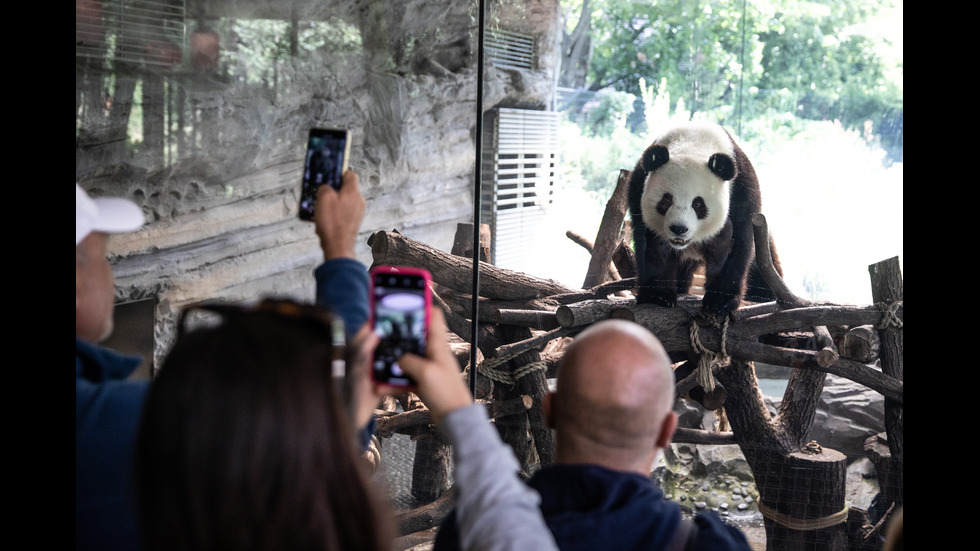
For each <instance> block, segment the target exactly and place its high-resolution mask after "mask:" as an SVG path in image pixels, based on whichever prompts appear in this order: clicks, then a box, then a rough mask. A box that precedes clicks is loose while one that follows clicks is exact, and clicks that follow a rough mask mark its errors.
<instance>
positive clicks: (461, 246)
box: [451, 222, 490, 262]
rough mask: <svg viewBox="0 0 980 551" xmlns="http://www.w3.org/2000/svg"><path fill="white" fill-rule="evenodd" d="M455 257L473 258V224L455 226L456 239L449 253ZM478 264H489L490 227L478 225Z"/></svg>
mask: <svg viewBox="0 0 980 551" xmlns="http://www.w3.org/2000/svg"><path fill="white" fill-rule="evenodd" d="M451 252H452V253H453V254H454V255H456V256H462V257H464V258H473V224H472V223H470V222H466V223H460V224H456V237H455V238H454V239H453V249H452V251H451ZM480 262H490V225H489V224H480Z"/></svg>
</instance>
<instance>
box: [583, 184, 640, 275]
mask: <svg viewBox="0 0 980 551" xmlns="http://www.w3.org/2000/svg"><path fill="white" fill-rule="evenodd" d="M629 176H630V171H629V170H620V171H619V177H618V178H617V179H616V187H615V188H614V189H613V192H612V195H611V196H610V197H609V201H607V202H606V210H605V211H604V212H603V214H602V221H601V222H600V223H599V231H598V232H597V233H596V238H595V246H594V247H593V248H592V256H591V258H590V259H589V268H588V270H587V271H586V274H585V282H584V283H583V284H582V287H583V288H586V289H588V288H589V287H594V286H596V285H598V284H600V283H603V282H604V281H606V277H607V275H608V274H609V272H610V265H611V264H612V257H613V252H615V250H616V248H617V247H618V246H619V244H620V242H621V240H622V239H621V234H620V232H621V230H622V228H623V220H625V219H626V210H627V203H626V197H627V191H628V189H629ZM613 269H615V266H613Z"/></svg>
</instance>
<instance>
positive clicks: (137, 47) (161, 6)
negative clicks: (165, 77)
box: [75, 0, 186, 67]
mask: <svg viewBox="0 0 980 551" xmlns="http://www.w3.org/2000/svg"><path fill="white" fill-rule="evenodd" d="M185 13H186V6H185V4H184V1H183V0H173V1H160V0H155V1H147V0H77V1H76V2H75V57H76V58H94V59H99V60H105V61H109V62H125V63H135V64H144V65H150V66H157V67H160V66H163V67H172V66H174V65H177V64H179V63H180V62H181V59H182V57H183V50H184V30H185Z"/></svg>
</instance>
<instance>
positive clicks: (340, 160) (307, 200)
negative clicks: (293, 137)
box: [299, 128, 350, 221]
mask: <svg viewBox="0 0 980 551" xmlns="http://www.w3.org/2000/svg"><path fill="white" fill-rule="evenodd" d="M348 157H350V131H349V130H344V129H339V128H311V129H310V132H309V136H308V138H307V140H306V157H305V161H304V165H303V181H302V185H301V186H300V193H299V218H300V220H307V221H310V220H313V213H314V211H315V210H316V199H317V191H318V190H319V188H320V186H322V185H328V186H330V187H332V188H334V189H336V190H339V189H340V186H341V184H342V182H343V175H344V172H346V171H347V159H348Z"/></svg>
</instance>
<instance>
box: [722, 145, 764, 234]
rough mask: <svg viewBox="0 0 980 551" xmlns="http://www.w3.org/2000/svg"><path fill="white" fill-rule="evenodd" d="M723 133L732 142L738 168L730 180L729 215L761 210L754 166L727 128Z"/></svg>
mask: <svg viewBox="0 0 980 551" xmlns="http://www.w3.org/2000/svg"><path fill="white" fill-rule="evenodd" d="M725 133H726V134H728V139H729V140H731V142H732V151H733V153H734V154H735V166H736V168H737V170H738V175H737V176H736V177H735V180H734V181H733V182H732V196H731V200H730V205H729V206H730V212H729V216H733V217H741V216H751V215H752V214H754V213H757V212H761V209H762V188H761V187H760V186H759V177H758V175H757V174H756V172H755V167H754V166H752V161H750V160H749V157H748V155H746V154H745V151H743V150H742V147H741V146H739V145H738V142H737V141H735V139H734V138H732V135H731V133H729V132H728V130H725ZM739 211H742V212H739ZM740 215H741V216H740Z"/></svg>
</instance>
